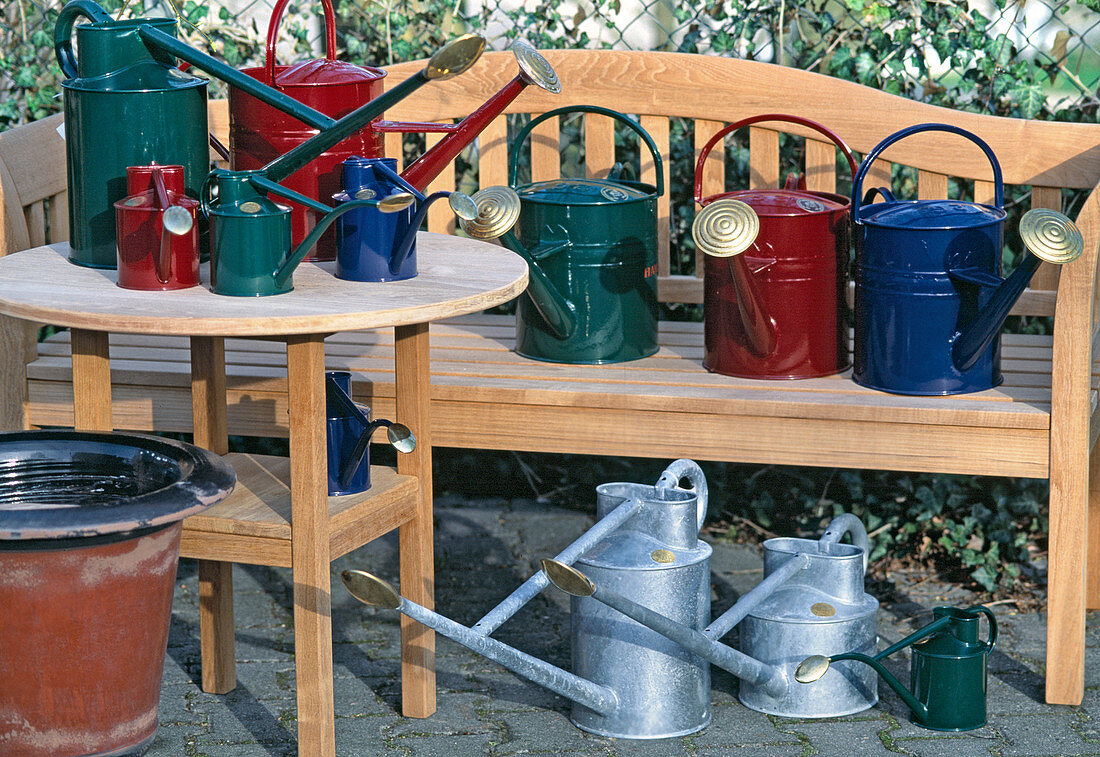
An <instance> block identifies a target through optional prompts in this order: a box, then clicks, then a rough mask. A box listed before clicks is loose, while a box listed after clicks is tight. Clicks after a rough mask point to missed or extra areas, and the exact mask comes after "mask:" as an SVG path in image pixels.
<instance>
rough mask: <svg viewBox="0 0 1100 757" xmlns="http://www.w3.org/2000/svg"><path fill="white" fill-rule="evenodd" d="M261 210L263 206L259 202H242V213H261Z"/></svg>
mask: <svg viewBox="0 0 1100 757" xmlns="http://www.w3.org/2000/svg"><path fill="white" fill-rule="evenodd" d="M261 210H263V207H262V206H261V205H260V203H258V202H251V201H249V202H242V203H241V212H242V213H259V212H260V211H261Z"/></svg>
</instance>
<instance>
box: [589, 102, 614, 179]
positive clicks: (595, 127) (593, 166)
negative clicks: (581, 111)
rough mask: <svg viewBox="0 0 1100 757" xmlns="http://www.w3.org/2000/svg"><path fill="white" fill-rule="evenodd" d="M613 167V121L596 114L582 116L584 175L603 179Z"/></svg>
mask: <svg viewBox="0 0 1100 757" xmlns="http://www.w3.org/2000/svg"><path fill="white" fill-rule="evenodd" d="M613 165H615V121H614V119H611V118H608V117H607V116H602V115H599V114H596V113H586V114H585V115H584V174H585V176H587V177H588V178H590V179H592V178H596V177H600V178H602V177H604V176H606V175H607V172H608V171H610V170H611V167H612V166H613Z"/></svg>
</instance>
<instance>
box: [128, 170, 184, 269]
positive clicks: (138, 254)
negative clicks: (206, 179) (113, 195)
mask: <svg viewBox="0 0 1100 757" xmlns="http://www.w3.org/2000/svg"><path fill="white" fill-rule="evenodd" d="M126 179H127V191H128V192H129V194H128V196H127V197H125V198H124V199H122V200H119V201H118V202H116V203H115V217H116V220H117V224H118V239H117V242H118V285H119V286H120V287H122V288H124V289H144V290H152V291H164V290H169V289H186V288H188V287H193V286H198V283H199V233H198V223H197V218H196V212H197V210H198V207H199V203H198V201H196V200H192V199H191V198H190V197H188V196H186V195H185V194H184V193H183V189H184V168H183V166H161V165H157V164H153V165H148V166H127V167H126Z"/></svg>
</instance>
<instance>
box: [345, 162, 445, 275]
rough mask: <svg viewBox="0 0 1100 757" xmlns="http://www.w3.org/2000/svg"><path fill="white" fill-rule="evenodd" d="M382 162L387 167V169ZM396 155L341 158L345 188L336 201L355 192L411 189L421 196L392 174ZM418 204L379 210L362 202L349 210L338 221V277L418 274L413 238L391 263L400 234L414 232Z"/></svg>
mask: <svg viewBox="0 0 1100 757" xmlns="http://www.w3.org/2000/svg"><path fill="white" fill-rule="evenodd" d="M383 166H385V167H388V168H389V171H385V170H384V168H383ZM396 169H397V159H396V158H380V157H378V158H373V157H361V156H357V155H356V156H352V157H350V158H348V159H347V160H345V161H344V163H343V187H344V189H343V191H342V192H339V193H337V194H335V195H333V198H332V199H333V202H334V203H335V204H336V205H337V206H340V205H343V204H344V203H347V202H351V201H352V200H353V199H356V198H360V199H361V198H368V199H369V198H372V197H382V196H385V195H387V194H390V193H391V192H393V191H395V190H406V191H408V190H411V191H412V192H413V193H414V194H415V195H416V196H417V197H418V199H419V200H420V201H423V200H424V196H423V195H422V194H420V192H418V191H417V190H416V189H415V188H413V187H411V186H409V185H408V184H407V183H406V182H404V181H401V180H400V177H399V176H396V173H395V171H396ZM416 215H417V213H416V208H414V207H409V208H408V209H407V210H402V211H400V212H397V213H382V212H381V211H379V210H378V209H377V208H372V207H362V208H358V209H356V210H352V211H349V212H348V213H346V214H345V215H344V216H343V217H341V219H340V222H339V223H338V224H337V226H336V277H337V278H340V279H348V280H350V281H400V280H402V279H409V278H412V277H413V276H416V273H417V267H416V243H415V242H413V244H412V247H411V249H410V250H409V252H408V254H406V255H405V257H404V258H403V259H402V260H401V261H400V262H399V265H398V266H397V267H396V269H395V268H394V267H393V266H392V265H391V263H392V262H393V255H394V253H395V252H396V250H397V247H398V245H399V243H400V241H401V240H403V239H405V238H406V237H407V236H408V235H409V234H410V233H412V234H415V233H416V230H415V228H413V219H414V218H415V216H416Z"/></svg>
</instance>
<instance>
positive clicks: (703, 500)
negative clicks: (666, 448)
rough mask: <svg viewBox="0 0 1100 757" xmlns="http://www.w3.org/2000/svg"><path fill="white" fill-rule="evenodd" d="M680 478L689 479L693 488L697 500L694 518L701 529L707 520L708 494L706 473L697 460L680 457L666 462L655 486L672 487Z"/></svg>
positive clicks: (676, 484) (677, 483)
mask: <svg viewBox="0 0 1100 757" xmlns="http://www.w3.org/2000/svg"><path fill="white" fill-rule="evenodd" d="M681 478H686V479H687V480H688V481H690V482H691V488H692V489H694V490H695V497H696V500H697V502H698V504H697V505H696V513H695V518H696V521H697V523H698V526H699V528H700V529H701V528H702V527H703V524H704V523H705V522H706V520H707V503H708V501H709V494H708V492H707V477H706V474H704V473H703V469H702V468H700V467H699V464H698V463H697V462H695V461H694V460H689V459H687V458H686V457H682V458H680V459H679V460H673V461H672V462H671V463H669V464H668V467H667V468H665V469H664V471H662V473H661V476H660V478H658V479H657V484H656V488H658V489H672V488H674V487H676V486H678V485H679V484H680V479H681Z"/></svg>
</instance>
